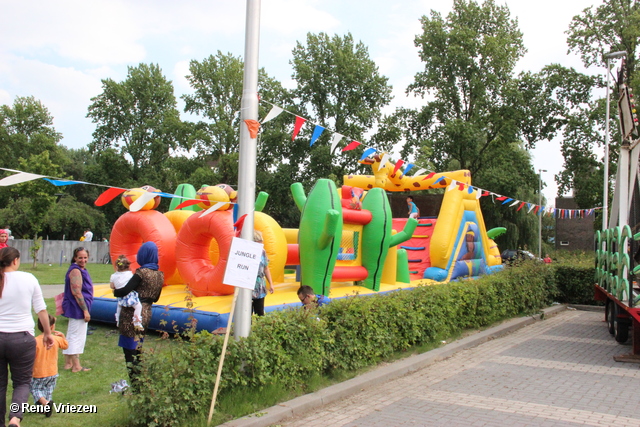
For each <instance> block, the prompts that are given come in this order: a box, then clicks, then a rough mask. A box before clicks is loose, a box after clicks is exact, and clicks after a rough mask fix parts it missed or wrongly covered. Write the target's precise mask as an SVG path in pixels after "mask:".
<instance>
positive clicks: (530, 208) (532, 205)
mask: <svg viewBox="0 0 640 427" xmlns="http://www.w3.org/2000/svg"><path fill="white" fill-rule="evenodd" d="M535 207H536V205H534V204H533V203H531V206H530V207H529V210H528V211H527V213H529V212H531V211H532V210H533V208H535Z"/></svg>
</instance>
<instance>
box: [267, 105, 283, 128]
mask: <svg viewBox="0 0 640 427" xmlns="http://www.w3.org/2000/svg"><path fill="white" fill-rule="evenodd" d="M282 111H283V110H282V108H280V107H277V106H275V105H274V106H273V108H271V111H269V114H267V116H266V117H265V118H264V119H262V123H263V124H264V123H267V122H268V121H269V120H273V119H275V118H276V117H278V116H279V115H280V113H282Z"/></svg>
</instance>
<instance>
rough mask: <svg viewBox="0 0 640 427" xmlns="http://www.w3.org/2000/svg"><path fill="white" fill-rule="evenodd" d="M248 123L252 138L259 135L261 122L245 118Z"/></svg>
mask: <svg viewBox="0 0 640 427" xmlns="http://www.w3.org/2000/svg"><path fill="white" fill-rule="evenodd" d="M244 122H245V123H246V125H247V129H249V135H250V136H251V138H252V139H255V138H257V137H258V131H259V130H260V122H258V121H257V120H253V119H251V120H245V121H244Z"/></svg>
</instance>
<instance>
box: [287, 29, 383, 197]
mask: <svg viewBox="0 0 640 427" xmlns="http://www.w3.org/2000/svg"><path fill="white" fill-rule="evenodd" d="M292 54H293V59H292V60H291V65H292V66H293V76H292V77H293V79H294V80H295V81H296V85H297V86H296V88H295V89H294V94H295V96H296V100H297V101H298V103H299V106H300V111H301V114H303V116H304V117H305V118H308V119H309V120H310V121H311V122H313V123H312V124H317V125H320V126H322V127H325V128H329V129H332V130H333V131H335V132H337V133H339V134H341V135H344V136H345V137H346V138H349V139H351V140H359V141H361V140H362V139H363V138H364V136H365V133H366V132H367V131H369V130H371V129H372V128H375V127H376V125H377V124H378V122H379V119H380V117H381V115H382V113H381V110H382V108H383V107H384V106H386V105H388V104H389V102H391V89H392V88H391V86H390V85H389V84H388V78H387V77H385V76H382V75H381V74H380V72H379V70H378V67H377V65H376V64H375V62H374V61H373V60H372V59H371V58H370V57H369V52H368V49H367V47H366V46H365V45H364V44H363V43H362V42H357V43H356V42H355V41H354V39H353V36H352V35H351V34H350V33H349V34H347V35H345V36H342V37H341V36H339V35H334V36H333V37H330V36H329V35H327V34H325V33H319V34H311V33H309V34H307V40H306V44H302V43H300V42H298V43H297V44H296V47H295V48H294V49H293V52H292ZM312 124H308V125H306V126H307V127H308V129H309V131H311V130H312V129H313V126H312ZM305 140H306V146H307V147H308V146H309V143H308V139H306V138H305V137H303V136H302V135H301V138H299V141H297V143H298V144H304V142H303V141H305ZM347 142H351V141H347ZM379 148H380V149H388V148H389V146H388V145H387V144H384V145H382V146H380V147H379ZM329 150H330V138H329V135H328V133H325V135H323V136H321V137H320V139H319V140H318V141H317V142H315V144H314V145H313V147H312V148H311V149H308V154H309V156H308V157H307V158H304V159H300V160H301V163H299V164H300V172H301V178H303V181H304V183H305V185H308V184H309V183H310V182H315V180H316V179H318V178H321V177H332V178H333V179H335V180H339V181H341V180H342V175H344V174H345V173H352V172H355V171H356V170H358V164H357V159H358V158H359V156H360V154H361V151H360V150H354V151H353V152H345V153H343V154H342V155H340V156H336V155H335V153H330V152H329ZM360 170H363V169H360Z"/></svg>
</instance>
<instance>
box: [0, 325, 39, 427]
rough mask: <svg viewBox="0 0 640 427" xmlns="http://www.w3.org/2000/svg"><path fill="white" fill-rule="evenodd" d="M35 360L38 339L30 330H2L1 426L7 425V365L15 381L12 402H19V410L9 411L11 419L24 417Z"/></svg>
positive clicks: (0, 348)
mask: <svg viewBox="0 0 640 427" xmlns="http://www.w3.org/2000/svg"><path fill="white" fill-rule="evenodd" d="M35 360H36V339H35V338H34V337H33V335H31V334H30V333H29V332H13V333H8V332H0V427H4V426H5V416H6V414H7V383H8V381H9V375H8V370H7V365H8V366H9V369H11V381H12V382H13V396H12V398H11V403H17V404H18V407H17V409H18V410H17V411H13V410H12V411H10V412H9V419H11V418H13V417H18V418H20V419H22V416H23V414H22V404H23V403H27V401H28V400H29V386H30V385H31V376H32V375H33V363H34V362H35ZM13 406H15V405H13ZM14 409H15V408H14Z"/></svg>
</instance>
